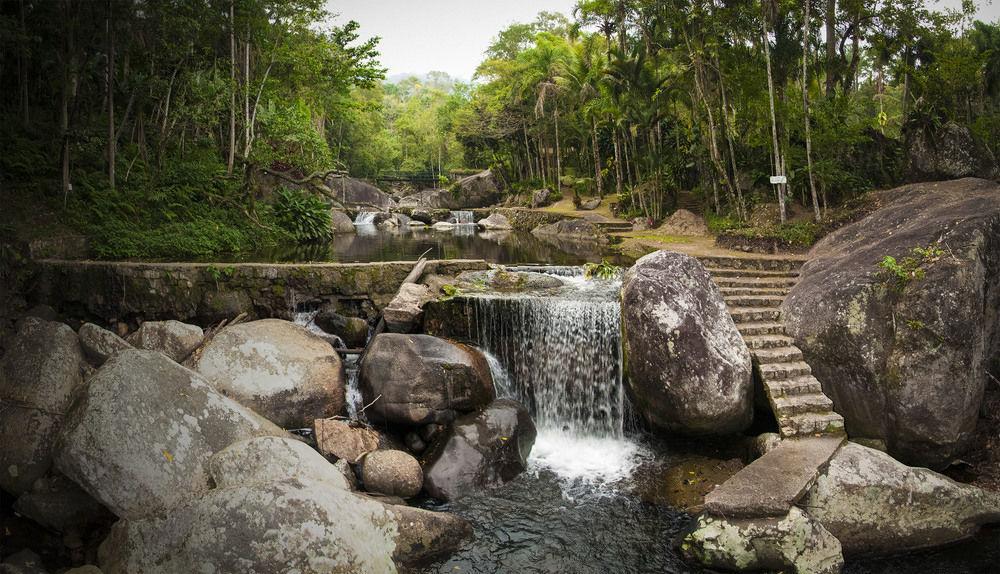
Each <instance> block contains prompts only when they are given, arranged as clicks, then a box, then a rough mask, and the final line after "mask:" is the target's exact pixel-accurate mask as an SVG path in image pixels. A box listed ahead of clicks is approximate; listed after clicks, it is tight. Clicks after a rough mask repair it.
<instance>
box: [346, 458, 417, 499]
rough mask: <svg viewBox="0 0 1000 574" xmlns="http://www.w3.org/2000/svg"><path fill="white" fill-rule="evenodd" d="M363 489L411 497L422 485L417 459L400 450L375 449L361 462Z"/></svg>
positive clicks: (388, 494)
mask: <svg viewBox="0 0 1000 574" xmlns="http://www.w3.org/2000/svg"><path fill="white" fill-rule="evenodd" d="M361 479H362V480H363V481H364V483H365V490H367V491H368V492H378V493H380V494H385V495H387V496H399V497H401V498H411V497H413V496H416V495H417V494H418V493H419V492H420V489H421V488H423V485H424V473H423V471H422V470H421V469H420V463H419V462H417V459H415V458H413V457H412V456H411V455H409V454H407V453H405V452H403V451H401V450H377V451H375V452H372V453H369V454H367V455H365V457H364V460H363V461H362V463H361Z"/></svg>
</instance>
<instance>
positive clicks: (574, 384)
mask: <svg viewBox="0 0 1000 574" xmlns="http://www.w3.org/2000/svg"><path fill="white" fill-rule="evenodd" d="M557 269H558V270H557V272H556V273H553V274H554V275H557V276H562V277H565V279H563V281H564V283H565V285H566V286H565V288H563V289H559V290H557V292H555V293H543V294H517V295H507V294H504V295H501V294H483V295H475V296H470V297H469V298H468V299H467V304H468V305H469V309H468V317H469V319H470V327H472V328H473V329H474V331H475V332H474V333H470V335H471V336H472V337H473V338H474V339H475V340H476V342H477V344H478V345H479V346H480V347H481V348H482V349H484V350H485V351H486V356H487V359H488V362H489V363H490V366H491V369H492V370H493V376H494V381H495V383H496V385H497V392H498V394H499V395H500V396H507V397H510V398H515V399H518V400H520V401H522V402H523V403H524V404H526V405H527V406H528V408H529V409H530V410H531V412H532V414H533V417H534V420H535V425H536V427H537V428H538V438H537V439H536V441H535V446H534V448H533V449H532V455H531V461H532V463H533V464H534V466H535V467H536V469H548V470H551V471H553V472H555V473H556V474H557V475H559V476H560V477H562V478H565V479H568V480H569V481H571V482H573V483H580V482H583V483H595V482H597V483H612V482H614V481H616V480H618V479H620V478H624V477H625V476H627V475H628V474H629V473H630V472H631V470H632V469H633V468H634V467H635V466H636V465H637V464H638V463H639V462H640V460H641V459H642V455H643V450H642V448H641V447H640V446H639V445H638V444H637V443H636V442H634V441H632V440H630V439H629V438H628V437H627V436H626V430H627V429H626V427H627V420H628V418H629V409H628V401H627V399H626V397H625V392H624V388H623V384H622V360H621V359H622V351H621V313H620V309H619V303H618V291H619V289H620V283H619V282H618V281H602V280H594V281H589V280H586V279H583V277H582V275H583V273H582V270H580V269H579V268H575V271H570V269H573V268H557ZM512 270H513V269H512ZM532 270H533V271H538V270H539V269H538V268H533V269H532Z"/></svg>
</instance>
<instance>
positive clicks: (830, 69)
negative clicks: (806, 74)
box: [826, 0, 837, 98]
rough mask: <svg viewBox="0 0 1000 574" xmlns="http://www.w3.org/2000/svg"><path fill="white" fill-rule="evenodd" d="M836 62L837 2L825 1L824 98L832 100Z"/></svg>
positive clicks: (835, 77) (832, 0) (834, 87)
mask: <svg viewBox="0 0 1000 574" xmlns="http://www.w3.org/2000/svg"><path fill="white" fill-rule="evenodd" d="M836 62H837V0H826V97H828V98H832V97H833V93H834V90H835V89H836V86H837V75H836V73H835V72H834V68H835V66H836Z"/></svg>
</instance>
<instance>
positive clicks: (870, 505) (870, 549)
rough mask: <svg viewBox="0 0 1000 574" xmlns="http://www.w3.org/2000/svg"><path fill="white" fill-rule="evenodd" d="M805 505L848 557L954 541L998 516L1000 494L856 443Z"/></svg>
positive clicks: (819, 482) (836, 460) (998, 519)
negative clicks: (907, 463) (956, 480)
mask: <svg viewBox="0 0 1000 574" xmlns="http://www.w3.org/2000/svg"><path fill="white" fill-rule="evenodd" d="M802 506H803V507H804V508H806V509H808V511H809V514H810V515H811V516H813V517H814V518H815V519H816V520H818V521H820V522H821V523H823V526H824V527H826V529H827V530H829V531H830V532H831V533H832V534H833V535H834V536H836V537H837V539H838V540H840V543H841V545H843V549H844V554H845V555H848V556H854V555H870V554H896V553H900V552H906V551H910V550H916V549H920V548H930V547H933V546H941V545H944V544H950V543H952V542H956V541H959V540H964V539H966V538H971V537H972V536H973V535H975V534H976V532H978V531H979V527H980V526H982V525H984V524H988V523H995V522H1000V494H997V493H995V492H985V491H983V490H981V489H979V488H976V487H974V486H970V485H966V484H959V483H957V482H955V481H953V480H951V479H949V478H947V477H945V476H942V475H940V474H938V473H936V472H934V471H931V470H927V469H926V468H911V467H908V466H906V465H904V464H902V463H900V462H898V461H896V460H895V459H893V458H892V457H890V456H889V455H887V454H885V453H883V452H879V451H877V450H874V449H871V448H867V447H864V446H861V445H859V444H855V443H847V444H846V445H844V447H842V448H841V449H840V451H839V452H838V453H837V454H836V455H834V457H833V458H832V459H831V460H830V464H829V466H828V468H827V470H826V472H825V473H823V474H822V475H820V477H819V479H818V480H817V481H816V484H815V485H813V487H812V489H811V490H810V491H809V492H808V493H807V495H806V497H805V498H804V499H803V501H802Z"/></svg>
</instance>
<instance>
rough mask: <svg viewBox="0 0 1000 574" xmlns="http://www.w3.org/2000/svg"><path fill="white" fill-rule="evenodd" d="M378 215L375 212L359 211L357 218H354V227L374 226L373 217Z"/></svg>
mask: <svg viewBox="0 0 1000 574" xmlns="http://www.w3.org/2000/svg"><path fill="white" fill-rule="evenodd" d="M376 215H378V212H376V211H360V212H358V215H357V217H355V218H354V225H355V226H358V225H375V216H376Z"/></svg>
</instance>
